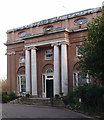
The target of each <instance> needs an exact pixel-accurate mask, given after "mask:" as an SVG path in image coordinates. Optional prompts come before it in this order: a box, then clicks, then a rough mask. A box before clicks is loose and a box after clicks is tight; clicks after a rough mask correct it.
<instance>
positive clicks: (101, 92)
mask: <svg viewBox="0 0 104 120" xmlns="http://www.w3.org/2000/svg"><path fill="white" fill-rule="evenodd" d="M79 98H81V103H80V102H79ZM65 103H66V104H67V105H70V106H71V107H74V108H78V109H84V110H85V109H87V110H89V109H90V110H94V111H101V112H104V87H98V86H96V85H92V84H85V85H83V86H79V87H78V88H77V89H76V90H75V91H73V92H70V93H68V95H67V97H66V100H65ZM78 106H80V107H78Z"/></svg>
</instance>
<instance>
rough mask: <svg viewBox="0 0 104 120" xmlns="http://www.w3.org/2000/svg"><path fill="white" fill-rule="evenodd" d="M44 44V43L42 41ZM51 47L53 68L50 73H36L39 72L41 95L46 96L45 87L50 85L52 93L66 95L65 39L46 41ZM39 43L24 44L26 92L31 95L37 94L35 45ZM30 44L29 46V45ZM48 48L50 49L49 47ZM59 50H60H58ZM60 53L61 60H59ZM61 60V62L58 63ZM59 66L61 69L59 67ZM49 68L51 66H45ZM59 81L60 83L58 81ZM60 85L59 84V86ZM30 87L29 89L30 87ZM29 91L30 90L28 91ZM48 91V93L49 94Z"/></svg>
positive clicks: (66, 43)
mask: <svg viewBox="0 0 104 120" xmlns="http://www.w3.org/2000/svg"><path fill="white" fill-rule="evenodd" d="M43 44H44V43H43ZM47 44H48V45H49V46H50V47H51V48H52V49H53V55H54V56H53V70H52V71H51V73H41V72H40V73H38V74H41V76H42V77H41V80H42V86H40V87H42V97H49V95H48V96H47V89H49V88H48V87H49V86H50V89H51V88H52V90H51V91H50V92H51V93H52V94H53V95H52V96H55V95H59V94H60V93H63V95H66V94H67V92H68V69H67V45H68V42H67V41H60V42H54V43H53V42H52V43H51V44H49V43H47ZM41 45H42V44H41ZM41 45H40V44H39V45H33V46H32V45H28V46H25V71H26V74H25V77H26V93H29V94H30V93H31V94H32V96H38V86H37V84H38V78H37V57H36V56H37V55H36V54H37V52H38V49H37V47H41ZM29 46H31V47H29ZM51 48H50V49H51ZM60 50H61V51H60ZM60 53H61V60H60ZM60 61H61V63H60ZM60 68H61V69H60ZM48 69H51V68H47V70H48ZM60 82H61V83H60ZM60 85H61V86H60ZM31 86H32V87H31ZM30 87H31V89H30ZM30 91H31V92H30ZM51 93H48V94H51Z"/></svg>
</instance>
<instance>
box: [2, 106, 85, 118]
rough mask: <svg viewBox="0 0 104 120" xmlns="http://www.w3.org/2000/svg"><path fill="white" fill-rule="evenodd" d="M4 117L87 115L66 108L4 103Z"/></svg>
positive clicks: (77, 116) (83, 116)
mask: <svg viewBox="0 0 104 120" xmlns="http://www.w3.org/2000/svg"><path fill="white" fill-rule="evenodd" d="M2 116H3V118H86V116H85V115H82V114H80V113H76V112H73V111H70V110H67V109H65V108H56V107H43V106H40V107H38V106H33V105H23V104H22V105H21V104H3V105H2Z"/></svg>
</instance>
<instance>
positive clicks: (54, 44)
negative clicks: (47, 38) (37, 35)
mask: <svg viewBox="0 0 104 120" xmlns="http://www.w3.org/2000/svg"><path fill="white" fill-rule="evenodd" d="M51 46H52V47H53V46H59V43H52V44H51Z"/></svg>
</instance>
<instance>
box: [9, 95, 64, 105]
mask: <svg viewBox="0 0 104 120" xmlns="http://www.w3.org/2000/svg"><path fill="white" fill-rule="evenodd" d="M10 103H12V104H15V103H16V104H17V103H19V104H27V105H36V106H55V107H64V102H63V100H62V99H61V98H35V97H30V98H27V97H21V98H18V99H16V100H14V101H11V102H10Z"/></svg>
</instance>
